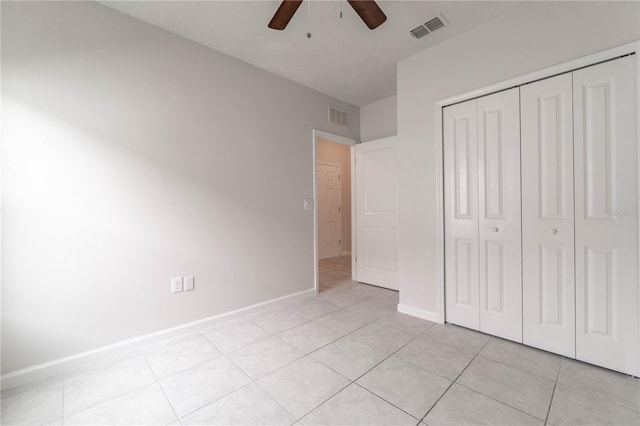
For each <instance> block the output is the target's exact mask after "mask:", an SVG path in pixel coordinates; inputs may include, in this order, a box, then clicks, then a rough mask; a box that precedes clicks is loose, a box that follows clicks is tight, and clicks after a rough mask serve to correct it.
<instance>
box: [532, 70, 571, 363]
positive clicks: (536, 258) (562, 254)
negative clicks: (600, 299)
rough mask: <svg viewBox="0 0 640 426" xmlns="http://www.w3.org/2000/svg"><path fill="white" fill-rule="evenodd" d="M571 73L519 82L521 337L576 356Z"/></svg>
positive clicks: (565, 354) (550, 349) (561, 352)
mask: <svg viewBox="0 0 640 426" xmlns="http://www.w3.org/2000/svg"><path fill="white" fill-rule="evenodd" d="M572 91H573V87H572V79H571V74H570V73H568V74H562V75H559V76H557V77H552V78H549V79H546V80H541V81H538V82H536V83H531V84H527V85H525V86H522V87H521V88H520V114H521V126H522V139H521V151H522V165H521V167H522V292H523V307H522V309H523V342H524V343H525V344H527V345H530V346H535V347H537V348H540V349H544V350H547V351H551V352H555V353H559V354H562V355H564V356H568V357H572V358H573V357H575V353H576V350H575V290H574V289H575V281H574V253H573V247H574V232H573V227H574V212H573V112H572V111H573V108H572V105H573V95H572Z"/></svg>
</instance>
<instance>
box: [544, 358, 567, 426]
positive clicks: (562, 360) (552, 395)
mask: <svg viewBox="0 0 640 426" xmlns="http://www.w3.org/2000/svg"><path fill="white" fill-rule="evenodd" d="M563 363H564V357H562V358H560V366H559V367H558V373H557V374H556V381H555V383H554V384H553V392H551V399H550V400H549V408H548V409H547V415H546V417H545V418H544V424H545V426H546V425H547V423H548V422H549V414H551V406H552V405H553V397H554V396H556V387H557V386H558V379H559V378H560V371H561V370H562V364H563Z"/></svg>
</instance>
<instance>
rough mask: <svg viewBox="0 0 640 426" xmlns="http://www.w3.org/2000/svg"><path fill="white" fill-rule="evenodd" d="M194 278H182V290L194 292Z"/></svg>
mask: <svg viewBox="0 0 640 426" xmlns="http://www.w3.org/2000/svg"><path fill="white" fill-rule="evenodd" d="M194 284H195V278H193V277H185V278H184V290H185V291H191V290H195V285H194Z"/></svg>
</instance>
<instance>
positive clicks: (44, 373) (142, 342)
mask: <svg viewBox="0 0 640 426" xmlns="http://www.w3.org/2000/svg"><path fill="white" fill-rule="evenodd" d="M315 295H316V290H315V288H312V289H309V290H304V291H301V292H298V293H294V294H290V295H287V296H283V297H278V298H277V299H271V300H267V301H266V302H261V303H257V304H255V305H251V306H247V307H245V308H241V309H236V310H233V311H230V312H226V313H223V314H219V315H214V316H211V317H208V318H203V319H201V320H198V321H193V322H189V323H186V324H182V325H179V326H176V327H172V328H167V329H165V330H160V331H157V332H155V333H150V334H145V335H143V336H138V337H134V338H132V339H127V340H123V341H121V342H118V343H114V344H111V345H107V346H102V347H100V348H97V349H92V350H90V351H86V352H81V353H79V354H75V355H71V356H67V357H64V358H60V359H57V360H54V361H49V362H45V363H42V364H37V365H34V366H31V367H27V368H23V369H21V370H16V371H12V372H10V373H7V374H4V375H2V376H1V377H0V389H2V390H5V389H9V388H13V387H16V386H21V385H24V384H27V383H31V382H35V381H38V380H42V379H45V378H48V377H51V376H55V375H58V374H63V373H65V372H68V371H71V370H75V369H77V368H81V367H83V366H86V365H88V364H89V363H93V362H96V361H98V360H100V359H102V358H107V357H115V356H119V355H124V354H127V353H130V352H134V351H136V350H140V349H142V348H144V347H146V346H150V345H153V344H157V343H160V342H163V341H166V340H170V339H172V338H176V337H178V336H184V335H188V334H189V333H194V332H197V331H198V330H203V329H206V328H208V327H211V326H214V325H216V324H220V323H222V322H225V321H229V320H233V319H236V318H239V317H243V316H245V315H249V314H252V313H255V312H259V311H261V310H263V309H264V308H267V307H269V306H272V305H278V304H281V303H284V302H287V303H289V302H294V301H296V300H299V299H303V298H306V297H309V296H315Z"/></svg>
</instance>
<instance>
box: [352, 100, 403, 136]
mask: <svg viewBox="0 0 640 426" xmlns="http://www.w3.org/2000/svg"><path fill="white" fill-rule="evenodd" d="M397 134H398V104H397V96H390V97H388V98H384V99H381V100H379V101H376V102H373V103H370V104H368V105H364V106H362V107H360V139H361V140H362V142H369V141H372V140H375V139H382V138H386V137H389V136H395V135H397Z"/></svg>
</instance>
